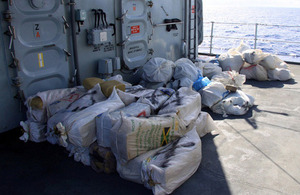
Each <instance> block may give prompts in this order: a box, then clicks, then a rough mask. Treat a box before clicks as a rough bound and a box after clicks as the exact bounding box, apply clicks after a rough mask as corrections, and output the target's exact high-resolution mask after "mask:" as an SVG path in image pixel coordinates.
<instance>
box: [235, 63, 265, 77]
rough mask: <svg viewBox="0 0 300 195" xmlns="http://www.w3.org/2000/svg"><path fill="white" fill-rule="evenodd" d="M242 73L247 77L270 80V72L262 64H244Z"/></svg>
mask: <svg viewBox="0 0 300 195" xmlns="http://www.w3.org/2000/svg"><path fill="white" fill-rule="evenodd" d="M240 74H244V75H246V78H247V79H254V80H258V81H266V80H268V73H267V70H266V69H265V68H264V67H262V66H261V65H259V64H257V65H249V64H248V65H246V66H244V67H243V68H242V69H241V71H240Z"/></svg>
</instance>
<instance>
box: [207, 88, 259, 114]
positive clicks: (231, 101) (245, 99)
mask: <svg viewBox="0 0 300 195" xmlns="http://www.w3.org/2000/svg"><path fill="white" fill-rule="evenodd" d="M253 104H254V97H252V96H251V95H248V94H245V93H244V92H243V91H241V90H237V91H236V92H235V93H230V94H229V95H228V96H227V97H225V98H224V99H223V100H222V101H220V102H218V103H217V104H215V105H214V106H213V107H212V108H211V109H212V111H213V112H215V113H218V114H223V116H224V117H226V116H227V114H230V115H244V114H246V113H247V112H248V110H249V108H250V107H252V106H253Z"/></svg>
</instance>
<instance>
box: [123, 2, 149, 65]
mask: <svg viewBox="0 0 300 195" xmlns="http://www.w3.org/2000/svg"><path fill="white" fill-rule="evenodd" d="M148 8H149V7H148V5H147V2H146V1H145V0H122V18H121V19H122V39H123V42H122V43H121V44H122V46H123V58H124V62H125V64H126V65H127V67H128V68H129V69H134V68H137V67H139V66H142V65H144V64H145V63H146V62H147V59H148V31H149V29H150V23H149V20H148Z"/></svg>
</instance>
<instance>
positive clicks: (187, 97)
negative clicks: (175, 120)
mask: <svg viewBox="0 0 300 195" xmlns="http://www.w3.org/2000/svg"><path fill="white" fill-rule="evenodd" d="M200 112H201V96H200V94H199V93H197V92H196V91H194V90H192V89H190V88H187V87H182V88H180V89H179V90H178V91H176V92H175V93H174V94H173V95H172V96H171V97H170V98H169V99H168V100H167V101H166V102H165V103H164V104H163V105H162V106H161V109H160V110H159V112H158V114H159V115H162V114H168V113H177V115H178V117H179V118H180V119H181V120H182V122H183V124H184V125H185V126H188V125H189V124H190V123H191V121H193V120H195V119H196V118H197V117H198V115H199V113H200Z"/></svg>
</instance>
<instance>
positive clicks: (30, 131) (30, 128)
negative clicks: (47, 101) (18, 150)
mask: <svg viewBox="0 0 300 195" xmlns="http://www.w3.org/2000/svg"><path fill="white" fill-rule="evenodd" d="M20 126H21V127H22V129H23V130H24V133H23V135H22V136H21V137H20V138H19V139H20V140H22V141H24V142H27V141H28V140H30V141H33V142H43V141H46V136H45V134H46V131H47V128H46V124H43V123H38V122H33V121H29V120H27V121H25V122H23V121H21V122H20Z"/></svg>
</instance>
